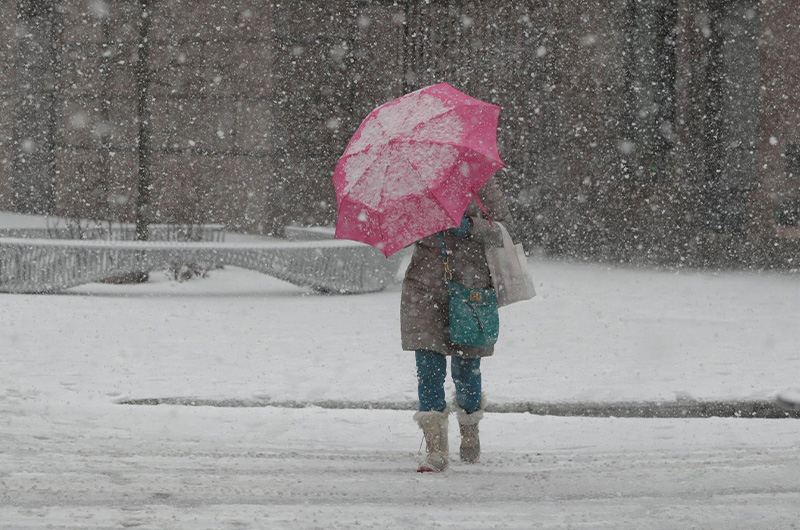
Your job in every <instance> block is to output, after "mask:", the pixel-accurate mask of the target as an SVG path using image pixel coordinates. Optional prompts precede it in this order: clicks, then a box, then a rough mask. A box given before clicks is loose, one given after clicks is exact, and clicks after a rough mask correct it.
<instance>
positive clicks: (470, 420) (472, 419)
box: [451, 392, 486, 425]
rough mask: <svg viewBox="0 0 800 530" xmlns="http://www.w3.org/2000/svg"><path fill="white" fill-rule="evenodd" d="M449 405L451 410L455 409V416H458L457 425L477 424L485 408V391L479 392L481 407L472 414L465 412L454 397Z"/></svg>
mask: <svg viewBox="0 0 800 530" xmlns="http://www.w3.org/2000/svg"><path fill="white" fill-rule="evenodd" d="M451 406H452V407H453V410H455V411H456V417H457V418H458V424H459V425H477V424H478V422H479V421H481V420H482V419H483V411H484V409H485V408H486V393H485V392H481V408H479V409H478V410H476V411H475V412H473V413H472V414H467V412H466V411H465V410H464V409H462V408H461V406H460V405H459V404H458V400H457V399H456V398H453V402H452V403H451Z"/></svg>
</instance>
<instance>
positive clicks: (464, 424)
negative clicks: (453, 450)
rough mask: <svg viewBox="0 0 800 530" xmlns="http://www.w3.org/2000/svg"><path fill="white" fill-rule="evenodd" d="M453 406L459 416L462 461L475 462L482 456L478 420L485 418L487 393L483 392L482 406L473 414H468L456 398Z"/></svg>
mask: <svg viewBox="0 0 800 530" xmlns="http://www.w3.org/2000/svg"><path fill="white" fill-rule="evenodd" d="M453 408H454V409H455V411H456V417H457V418H458V428H459V431H461V447H460V450H459V456H461V460H462V461H464V462H468V463H470V464H474V463H476V462H477V461H478V460H479V459H480V457H481V439H480V434H479V432H478V422H480V421H481V420H482V419H483V410H484V409H485V408H486V395H485V394H481V408H479V409H478V410H476V411H475V412H473V413H472V414H467V412H466V411H465V410H464V409H462V408H461V407H460V406H459V404H458V401H457V400H455V399H453Z"/></svg>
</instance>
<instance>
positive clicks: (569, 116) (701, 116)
mask: <svg viewBox="0 0 800 530" xmlns="http://www.w3.org/2000/svg"><path fill="white" fill-rule="evenodd" d="M144 3H145V4H147V11H148V16H149V20H148V27H147V31H146V33H147V39H148V44H149V48H150V53H149V56H148V57H147V64H146V66H147V71H148V72H149V79H148V82H147V90H148V93H149V99H148V101H149V110H150V114H151V120H150V122H149V123H148V126H149V130H150V131H151V132H150V135H149V136H148V139H149V140H150V141H149V148H148V149H149V150H150V151H151V152H150V153H148V156H147V157H146V161H147V163H148V164H149V168H150V173H151V174H152V186H151V188H152V189H151V194H152V196H151V206H150V208H149V210H148V212H147V215H148V218H149V219H150V220H152V221H153V222H171V221H182V222H223V223H226V224H228V225H229V226H230V227H231V228H232V229H239V230H250V231H255V232H262V233H264V232H275V233H280V229H281V228H282V226H284V225H286V224H289V223H302V224H327V223H331V222H333V220H334V219H335V206H336V205H335V198H334V195H333V186H332V184H331V182H330V176H331V174H332V172H333V167H334V165H335V163H336V160H337V158H338V156H339V155H340V154H341V152H342V150H343V149H344V147H345V146H346V144H347V141H348V140H349V137H350V135H351V134H352V133H353V132H354V131H355V129H356V127H357V126H358V124H359V123H360V121H361V120H362V119H363V117H365V116H366V114H367V113H368V112H369V111H370V110H372V109H373V108H374V107H375V106H377V105H380V104H381V103H383V102H385V101H388V100H390V99H393V98H395V97H398V96H400V95H401V94H403V93H404V92H405V91H409V90H414V89H417V88H421V87H423V86H426V85H428V84H432V83H436V82H440V81H447V82H449V83H450V84H452V85H453V86H455V87H456V88H459V89H460V90H463V91H465V92H467V93H469V94H470V95H473V96H475V97H478V98H481V99H484V100H487V101H491V102H494V103H497V104H499V105H501V106H502V107H503V113H502V115H501V122H500V129H499V135H498V137H499V143H500V152H501V155H502V156H503V157H504V159H505V160H506V161H507V163H508V166H509V167H508V170H506V171H504V172H503V173H502V176H501V179H502V184H503V186H504V188H505V190H506V192H507V195H508V197H509V199H510V201H511V203H512V207H513V210H514V213H515V216H516V218H517V224H518V225H519V226H518V232H520V234H521V235H523V236H524V237H525V239H526V240H527V241H528V243H530V244H531V245H537V246H540V247H542V248H544V249H545V250H547V251H548V252H551V253H555V254H566V255H572V256H581V257H583V256H586V257H592V258H595V259H606V260H615V261H616V260H619V261H625V262H630V261H634V262H636V261H640V262H650V263H654V262H655V263H684V264H689V265H715V264H716V265H719V264H737V263H738V264H744V263H751V264H759V263H760V264H764V263H767V264H769V263H773V264H774V263H785V260H786V256H787V255H788V254H787V253H790V252H791V251H792V249H793V248H796V247H793V246H792V244H793V242H794V241H796V240H795V238H796V234H797V230H798V229H797V227H796V223H797V220H796V217H797V214H796V209H795V210H793V208H796V205H797V199H798V187H800V186H798V184H797V182H798V176H797V173H800V160H797V157H799V156H800V149H798V143H800V139H798V125H800V123H799V122H800V117H798V113H800V111H798V108H800V104H799V103H800V102H798V98H800V95H799V94H800V92H799V91H798V89H797V86H798V71H800V68H799V67H798V56H800V36H798V35H797V32H798V31H800V30H798V29H797V28H798V23H797V22H795V23H794V24H792V23H791V21H793V20H795V21H796V19H797V17H798V16H799V15H798V10H797V9H794V7H793V6H792V4H793V2H790V1H784V2H781V1H779V0H761V1H759V0H602V1H599V2H585V3H575V2H569V1H566V0H526V1H520V2H507V1H503V0H482V1H480V2H477V1H475V2H468V1H455V0H431V1H430V2H422V1H419V2H418V1H414V0H408V1H406V2H394V1H389V0H385V1H383V0H382V1H365V0H330V1H326V2H316V1H310V0H308V1H295V2H275V1H267V0H263V1H258V0H231V1H226V2H218V1H210V0H206V1H197V2H188V1H186V0H147V1H146V2H144ZM141 4H142V2H137V1H133V0H116V1H114V2H111V1H109V0H105V1H103V0H63V1H48V0H13V1H12V0H0V10H1V11H0V14H1V15H2V16H0V38H2V42H3V43H4V46H2V47H0V70H2V75H1V76H0V207H2V208H12V209H17V210H20V211H31V212H53V213H58V214H62V215H63V214H67V215H74V216H92V217H103V218H114V219H124V220H132V219H133V218H134V216H135V212H134V209H135V204H136V198H137V197H136V195H137V185H138V180H139V176H138V168H139V164H140V161H141V159H140V153H139V152H138V151H137V146H138V145H141V143H140V141H139V138H138V135H139V130H140V127H139V122H138V120H139V116H138V114H137V113H138V110H137V109H138V108H137V104H136V97H137V86H141V82H142V79H140V78H137V75H136V73H137V68H136V66H137V61H138V50H139V49H140V48H139V44H140V42H141V39H142V38H143V36H142V25H141V20H142V9H143V8H142V5H141ZM793 153H794V154H793ZM792 168H796V169H792ZM792 171H794V175H795V176H792ZM793 201H794V202H793ZM792 205H795V206H792ZM793 212H794V213H793ZM793 216H794V217H793ZM778 225H785V226H778ZM766 249H772V250H769V251H767V250H766ZM775 249H777V250H775Z"/></svg>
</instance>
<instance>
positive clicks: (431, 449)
mask: <svg viewBox="0 0 800 530" xmlns="http://www.w3.org/2000/svg"><path fill="white" fill-rule="evenodd" d="M449 414H450V409H444V411H442V412H438V411H435V410H432V411H425V412H423V411H420V412H417V413H416V414H414V420H415V421H416V422H417V424H418V425H419V428H420V429H422V432H423V434H424V435H425V446H426V452H427V455H426V456H425V459H424V460H423V461H422V463H421V464H420V465H419V467H418V468H417V471H419V472H420V473H425V472H434V473H438V472H440V471H444V470H445V469H447V464H448V462H447V458H448V456H449V452H450V451H449V449H448V445H447V426H448V422H447V417H448V415H449Z"/></svg>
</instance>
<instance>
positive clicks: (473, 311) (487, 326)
mask: <svg viewBox="0 0 800 530" xmlns="http://www.w3.org/2000/svg"><path fill="white" fill-rule="evenodd" d="M439 245H440V247H441V250H442V261H443V262H444V271H445V275H444V280H445V283H446V284H447V294H448V296H449V299H450V342H452V343H453V344H457V345H459V346H469V347H472V348H491V347H492V346H494V344H495V343H496V342H497V337H498V336H499V335H500V316H499V314H498V312H497V293H495V290H494V288H493V287H490V288H488V289H470V288H469V287H467V286H465V285H462V284H460V283H458V282H454V281H453V280H452V278H453V271H452V270H451V269H450V260H449V258H448V257H449V254H450V251H448V250H447V247H445V244H444V237H443V236H442V234H441V233H439Z"/></svg>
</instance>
